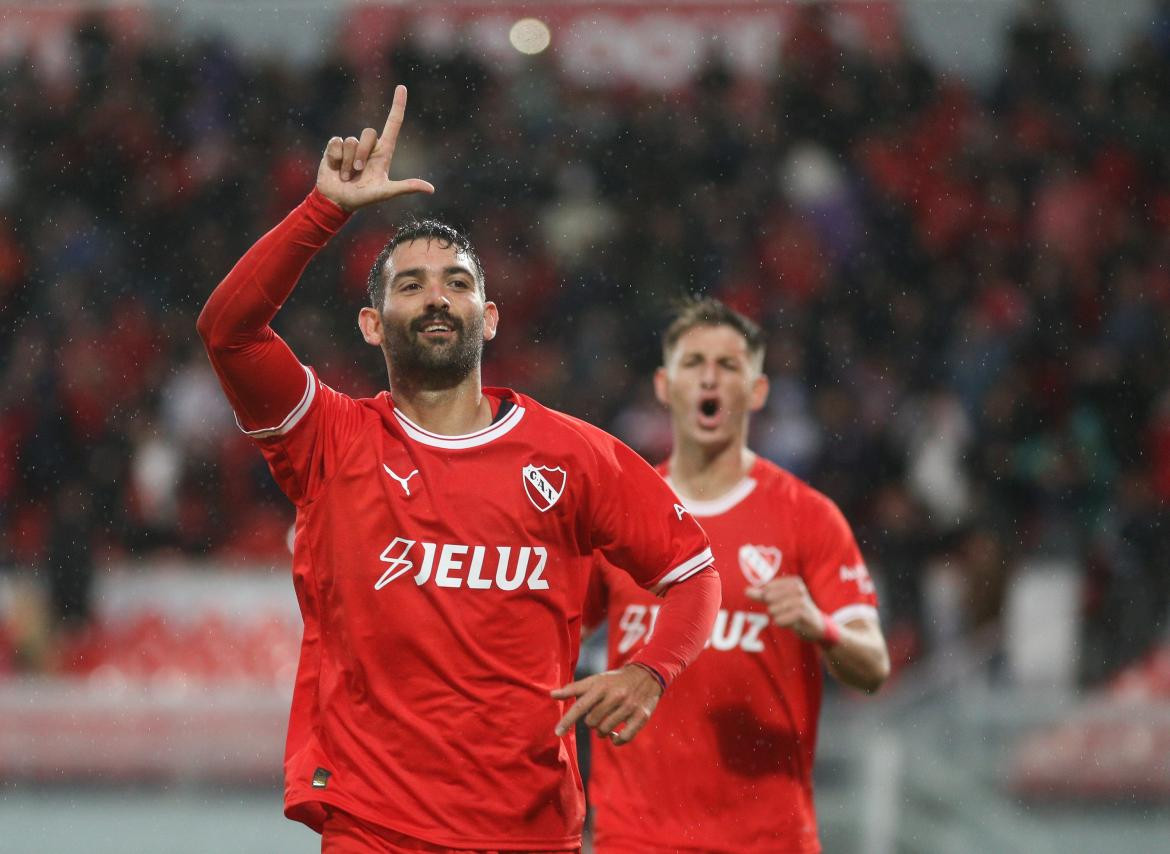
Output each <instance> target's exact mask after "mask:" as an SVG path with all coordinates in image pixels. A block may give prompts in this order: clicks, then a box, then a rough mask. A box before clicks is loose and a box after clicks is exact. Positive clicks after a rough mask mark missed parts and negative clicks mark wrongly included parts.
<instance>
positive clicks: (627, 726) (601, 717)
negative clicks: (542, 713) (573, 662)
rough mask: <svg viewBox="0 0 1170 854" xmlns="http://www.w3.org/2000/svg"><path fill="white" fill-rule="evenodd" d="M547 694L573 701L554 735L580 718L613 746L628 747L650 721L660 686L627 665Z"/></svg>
mask: <svg viewBox="0 0 1170 854" xmlns="http://www.w3.org/2000/svg"><path fill="white" fill-rule="evenodd" d="M550 693H551V695H552V696H553V698H554V699H557V700H568V699H571V698H573V697H576V698H577V699H576V702H575V703H573V705H572V707H571V708H570V709H569V711H568V712H566V713H565V716H564V717H563V718H561V720H560V722H559V723H558V724H557V726H556V734H557V735H558V736H563V735H564V734H565V733H567V732H569V731H570V730H571V729H572V728H573V727H574V726H575V725H576V723H577V721H578V720H581V719H582V718H584V720H585V726H587V727H589V728H590V729H595V730H597V731H598V732H599V733H600V734H601V736H602V737H603V738H608V739H610V740H611V741H613V743H614V744H617V745H623V744H628V743H629V742H630V741H631V740H632V739H633V738H634V736H635V735H637V734H638V731H639V730H641V729H642V727H644V726H645V725H646V721H648V720H650V715H652V714H653V713H654V707H655V706H657V705H658V698H659V697H660V696H662V686H660V685H659V684H658V680H656V679H655V678H654V677H653V676H651V675H650V672H649V671H647V670H646V669H645V668H644V667H640V666H639V665H637V664H627V665H626V666H625V667H623V668H621V669H620V670H609V671H606V672H605V673H597V674H595V675H593V676H587V677H585V678H584V679H579V680H577V681H576V682H570V683H569V684H568V685H565V686H564V687H562V688H557V689H555V690H553V691H551V692H550ZM623 725H624V726H623ZM618 727H621V730H618Z"/></svg>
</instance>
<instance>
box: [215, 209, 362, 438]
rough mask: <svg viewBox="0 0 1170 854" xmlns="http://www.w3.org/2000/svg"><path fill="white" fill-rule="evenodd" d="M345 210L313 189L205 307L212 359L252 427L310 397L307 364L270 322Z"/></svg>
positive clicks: (271, 424)
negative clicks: (307, 386) (308, 393)
mask: <svg viewBox="0 0 1170 854" xmlns="http://www.w3.org/2000/svg"><path fill="white" fill-rule="evenodd" d="M346 216H347V215H346V214H344V213H343V212H342V211H341V210H340V209H339V208H338V207H337V206H336V205H334V204H333V203H332V202H330V201H328V200H327V199H325V198H324V197H322V196H320V195H319V194H317V193H316V192H314V193H313V194H312V195H310V196H309V197H308V198H307V199H305V201H304V202H302V203H301V204H300V205H299V206H298V207H297V208H296V209H295V210H294V211H293V212H292V213H290V214H289V215H288V216H287V217H285V219H284V221H283V222H281V223H280V225H278V226H276V228H274V229H272V231H270V232H268V233H267V234H266V235H264V236H263V237H262V238H260V240H259V241H257V243H256V244H255V245H254V246H253V247H252V248H251V249H249V250H248V252H247V254H245V255H244V257H243V258H241V259H240V261H239V263H237V264H236V266H235V267H234V268H233V269H232V271H231V272H230V273H229V274H228V275H227V277H226V278H225V279H224V280H223V281H222V282H220V283H219V286H218V287H216V289H215V291H214V292H213V293H212V294H211V297H210V298H209V299H208V300H207V305H205V306H204V307H203V312H202V313H201V314H200V315H199V322H198V329H199V335H200V337H201V338H202V339H203V343H204V345H205V346H206V348H207V356H208V358H209V359H210V361H211V366H212V368H214V369H215V373H216V375H217V376H218V377H219V381H220V385H222V386H223V390H224V393H225V394H226V395H227V398H228V401H229V402H230V403H231V406H232V409H233V410H234V411H235V413H236V416H237V417H238V418H239V419H240V423H241V425H242V426H243V427H244V429H246V430H265V429H272V428H275V427H277V426H279V425H280V424H281V423H282V422H283V421H284V419H285V418H286V417H288V415H289V414H290V413H291V412H293V411H294V410H295V409H296V408H297V406H298V405H299V404H300V403H301V402H302V401H303V400H304V399H305V395H306V376H305V371H304V368H302V367H301V363H300V361H299V360H298V359H297V357H296V356H295V355H293V352H292V350H290V349H289V347H288V345H287V344H285V343H284V341H282V340H281V338H280V336H278V335H277V334H276V333H275V332H273V331H272V327H271V326H269V325H268V324H269V322H270V321H271V320H272V318H273V316H274V315H275V314H276V311H277V309H279V308H280V306H281V304H282V303H283V302H284V300H285V299H286V298H287V297H288V295H289V294H290V293H291V292H292V289H293V287H294V286H295V285H296V283H297V279H299V278H300V276H301V273H302V272H304V269H305V267H306V266H307V265H308V263H309V261H310V260H311V259H312V257H313V255H314V254H315V253H316V252H317V251H318V250H319V249H320V248H321V247H322V246H324V245H325V243H326V242H327V241H328V240H329V238H330V237H331V236H332V235H333V234H334V233H335V232H336V231H337V229H338V228H340V227H341V225H342V224H344V223H345V220H346Z"/></svg>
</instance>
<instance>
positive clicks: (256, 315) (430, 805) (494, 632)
mask: <svg viewBox="0 0 1170 854" xmlns="http://www.w3.org/2000/svg"><path fill="white" fill-rule="evenodd" d="M405 107H406V90H405V88H404V87H401V86H400V87H398V88H397V89H396V90H395V94H394V102H393V107H392V109H391V111H390V115H389V117H388V119H387V121H386V125H385V128H384V129H383V131H382V133H381V134H380V135H379V134H378V133H377V132H376V131H374V130H373V129H372V128H366V129H365V130H364V131H363V132H362V134H361V136H360V137H349V138H348V139H344V140H343V139H341V138H338V137H334V138H333V139H331V140H330V141H329V143H328V146H327V147H326V149H325V153H324V156H323V157H322V159H321V164H320V167H319V169H318V173H317V183H316V187H315V188H314V189H313V191H312V192H311V193H310V195H309V196H308V198H306V199H305V201H304V202H303V203H302V204H301V205H300V206H298V207H297V208H296V209H295V210H294V211H293V212H292V213H291V214H290V215H289V216H288V217H287V218H286V219H285V220H284V221H283V222H281V223H280V224H279V225H277V226H276V228H274V229H273V230H272V231H270V232H269V233H268V234H266V235H265V236H264V237H262V238H261V239H260V240H259V242H257V243H256V244H255V245H254V246H253V247H252V248H251V249H250V250H249V251H248V252H247V253H246V254H245V255H244V257H243V258H242V259H241V260H240V261H239V262H238V263H237V264H236V266H235V268H234V269H233V270H232V271H231V272H230V273H229V274H228V276H227V278H225V279H224V280H223V282H221V283H220V284H219V286H218V287H217V288H216V289H215V291H214V293H212V295H211V297H210V299H209V300H208V302H207V305H206V306H205V307H204V309H203V312H202V314H201V315H200V317H199V323H198V329H199V333H200V335H201V336H202V338H203V341H204V343H205V345H206V347H207V352H208V355H209V356H210V359H211V363H212V365H213V366H214V368H215V371H216V373H217V375H218V376H219V379H220V382H221V383H222V385H223V388H224V391H225V393H226V394H227V397H228V399H229V400H230V402H231V404H232V407H233V409H234V410H235V413H236V417H237V419H238V420H239V422H240V426H241V428H242V429H243V430H244V431H245V432H246V433H247V434H248V435H250V436H251V437H252V438H253V439H254V440H255V441H256V444H257V445H258V446H259V448H260V451H261V452H262V453H263V455H264V457H265V459H266V460H267V462H268V464H269V467H270V469H271V471H272V474H273V476H274V477H275V479H276V481H277V482H278V483H279V485H280V487H281V489H282V490H283V491H284V492H285V493H286V494H287V496H288V497H289V498H290V499H291V500H292V502H293V503H294V504H295V505H296V509H297V519H296V528H295V531H296V534H295V543H294V554H293V583H294V586H295V588H296V593H297V599H298V601H299V603H300V608H301V613H302V615H303V617H304V624H305V627H304V640H303V643H302V648H301V658H300V664H299V668H298V671H297V677H296V684H295V687H294V694H293V703H292V711H291V715H290V720H289V730H288V741H287V746H286V754H285V812H286V814H287V815H288V816H289V817H290V818H294V819H297V820H300V821H303V822H305V823H306V824H308V825H309V826H310V827H312V828H314V829H316V830H318V831H320V832H321V833H322V850H323V851H326V852H351V851H354V852H356V851H361V852H368V851H448V850H455V849H458V850H460V851H465V850H492V851H503V850H517V851H519V850H523V851H570V850H577V849H578V848H579V846H580V844H581V830H582V825H583V820H584V794H583V791H582V787H581V781H580V777H579V775H578V772H577V762H576V746H575V743H574V736H573V728H574V724H575V723H576V721H577V720H578V719H584V721H585V723H586V724H587V725H588V726H592V727H598V728H600V730H601V731H603V732H605V733H606V734H607V735H608V737H610V738H611V739H612V740H613V741H614V742H616V743H625V742H627V741H629V740H630V739H632V738H633V737H634V736H635V735H636V734H637V733H638V731H639V730H640V729H641V728H642V726H643V725H644V724H645V722H646V720H647V718H648V717H649V715H650V713H651V711H652V710H653V709H654V706H655V704H656V702H657V699H658V697H659V695H660V694H661V692H662V690H663V688H664V687H665V686H667V685H669V683H670V682H671V681H672V680H673V679H674V678H675V677H676V676H677V675H678V673H679V672H680V671H681V670H682V669H683V668H684V667H685V666H686V665H687V664H688V663H689V662H690V661H691V660H692V659H693V658H694V657H695V656H696V655H698V653H699V652H700V650H701V649H702V645H703V642H704V640H705V639H706V636H707V634H708V633H709V632H710V628H711V625H712V622H713V620H714V617H715V613H716V611H717V609H718V607H719V603H718V595H719V594H718V591H719V582H718V576H717V575H716V573H715V571H714V569H713V568H712V557H711V551H710V548H709V546H708V542H707V538H706V536H705V535H704V533H703V532H702V530H701V528H700V527H699V526H698V524H697V523H696V522H695V521H694V520H693V519H692V518H691V516H690V515H689V514H687V513H685V512H684V511H682V509H681V508H680V507H678V505H677V504H676V502H675V498H674V495H673V493H671V491H670V489H669V488H668V487H667V486H666V485H665V483H663V482H662V479H661V478H660V477H659V476H658V475H657V474H656V473H655V472H654V470H653V469H651V468H650V467H649V466H648V465H646V464H645V463H643V462H642V461H641V460H640V459H639V458H638V457H637V455H636V454H634V453H633V452H632V451H631V450H629V449H628V448H626V447H625V446H624V445H622V444H621V443H620V442H618V441H617V440H616V439H614V438H612V437H611V436H609V435H607V434H605V433H603V432H602V431H600V430H598V429H596V428H594V427H591V426H589V425H588V424H585V423H583V422H581V421H578V420H576V419H574V418H570V417H569V416H567V415H563V414H560V413H558V412H554V411H551V410H549V409H546V408H544V407H542V406H541V405H540V404H538V403H537V402H536V401H534V400H532V399H530V398H528V397H526V396H524V395H523V394H519V393H517V392H515V391H512V390H510V389H506V388H484V387H482V385H481V381H480V358H481V354H482V350H483V345H484V342H485V341H488V340H490V339H491V338H492V337H493V336H494V335H495V332H496V328H497V324H498V323H499V322H500V315H499V312H498V310H497V308H496V306H495V305H494V304H493V303H491V302H489V301H487V300H486V298H485V288H484V272H483V269H482V268H481V266H480V263H479V260H478V257H477V255H476V253H475V251H474V250H473V249H472V247H471V245H470V244H469V243H468V241H467V240H466V238H465V237H463V236H462V235H461V234H459V233H458V232H457V231H455V230H454V229H452V228H450V227H448V226H445V225H442V224H440V223H436V222H433V221H423V222H418V223H414V224H410V225H407V226H405V227H404V228H402V229H400V230H399V231H398V232H397V233H396V234H395V235H394V237H393V239H391V240H390V242H389V243H388V244H387V245H386V247H385V249H384V250H383V251H382V253H381V255H380V256H379V257H378V259H377V261H376V262H375V264H374V267H373V269H372V270H371V273H370V278H369V286H370V296H371V304H370V305H369V306H367V307H365V308H363V309H361V311H360V314H359V317H358V325H359V327H360V329H361V334H362V336H363V337H364V339H365V340H366V341H367V342H368V343H370V344H372V345H375V346H377V347H379V348H380V349H381V351H382V353H383V354H384V357H385V361H386V368H387V371H388V374H389V383H390V390H389V391H387V392H382V393H381V394H379V395H378V396H376V397H374V398H372V399H362V400H355V399H353V398H351V397H348V396H346V395H345V394H342V393H340V392H337V391H334V390H333V389H332V388H330V387H329V386H327V385H326V384H325V383H324V382H322V381H321V380H320V379H319V378H318V376H317V375H316V373H315V372H314V371H313V370H312V369H311V368H308V367H305V366H304V365H302V364H301V363H300V362H299V361H298V360H297V359H296V357H295V356H294V355H293V354H292V352H291V350H290V349H289V347H288V346H287V345H286V344H285V342H284V341H282V340H281V339H280V338H279V337H278V336H277V335H276V333H275V332H273V330H272V329H271V327H270V326H269V323H270V321H271V320H272V318H273V316H274V315H275V314H276V312H277V310H278V309H279V308H280V306H281V305H282V304H283V303H284V301H285V300H286V299H287V298H288V297H289V295H290V294H291V292H292V289H293V286H294V285H295V284H296V281H297V279H298V278H299V277H300V275H301V273H302V272H303V270H304V268H305V267H306V265H307V264H308V263H309V261H310V260H311V259H312V257H313V255H314V254H315V253H316V252H317V251H318V250H319V249H320V248H321V247H322V246H324V245H325V243H326V242H327V241H328V240H329V239H330V238H331V237H333V235H334V234H335V233H336V232H337V231H338V229H340V228H341V226H342V225H343V224H344V223H345V222H346V220H347V219H348V218H349V216H350V214H351V213H352V212H353V211H355V210H357V209H359V208H362V207H365V206H367V205H371V204H374V203H377V202H381V201H384V200H387V199H391V198H394V197H396V196H399V195H403V194H406V193H420V192H422V193H430V192H433V190H434V188H433V187H432V186H431V185H430V184H428V183H426V182H425V181H421V180H418V179H411V180H405V181H396V180H391V179H390V178H389V170H390V165H391V158H392V157H393V153H394V146H395V141H396V139H397V136H398V131H399V128H400V127H401V125H402V119H403V115H404V111H405ZM595 552H599V553H601V554H604V555H606V556H607V557H609V558H610V559H611V560H613V561H614V562H615V563H617V564H619V565H621V566H624V567H627V568H628V570H629V572H630V573H631V576H632V577H634V578H636V579H637V583H638V584H639V585H641V586H644V587H646V588H647V589H651V590H653V591H655V593H657V594H660V595H662V596H663V598H662V599H661V602H662V614H661V619H660V621H659V636H658V637H657V638H656V639H655V642H654V643H652V644H649V645H647V646H646V647H645V648H644V649H643V651H642V652H641V653H640V654H639V655H637V656H634V657H632V658H631V659H630V660H629V661H628V662H627V664H626V665H623V666H622V667H621V668H619V669H617V670H616V671H613V672H609V673H605V674H599V675H596V676H592V677H589V678H586V679H583V680H581V681H572V673H573V667H574V664H575V661H576V657H577V652H578V645H579V636H580V619H581V607H582V602H583V600H584V594H585V590H586V586H587V583H588V577H589V571H590V567H591V565H592V561H593V555H594V553H595Z"/></svg>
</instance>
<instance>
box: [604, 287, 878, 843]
mask: <svg viewBox="0 0 1170 854" xmlns="http://www.w3.org/2000/svg"><path fill="white" fill-rule="evenodd" d="M763 362H764V342H763V338H762V336H761V332H760V329H759V327H757V326H756V325H755V324H754V323H752V322H751V321H749V320H748V319H747V318H745V317H743V316H742V315H740V314H738V313H736V312H734V311H732V310H731V309H729V308H727V307H726V306H724V305H723V304H721V303H719V302H717V301H715V300H709V299H708V300H701V301H694V302H691V303H689V304H688V305H687V306H686V307H685V308H683V309H682V310H681V311H680V312H679V314H678V315H677V317H676V318H675V320H674V321H673V323H672V324H671V326H670V327H669V329H668V330H667V332H666V336H665V341H664V346H663V367H662V368H660V369H659V370H658V372H657V373H656V374H655V377H654V389H655V392H656V393H657V395H658V399H659V400H660V401H661V402H662V403H664V404H665V405H667V406H668V407H669V408H670V414H671V421H672V425H673V433H674V450H673V452H672V453H671V456H670V459H669V461H668V462H666V463H665V464H664V465H663V466H662V467H661V472H662V474H663V475H664V476H665V477H666V478H667V479H668V482H669V483H670V484H671V486H672V487H674V490H675V492H676V493H677V494H678V495H679V497H680V500H681V501H682V502H683V504H684V505H685V507H686V509H687V510H689V511H690V512H691V513H692V514H693V515H694V516H695V517H697V518H698V519H699V521H700V522H701V523H702V525H703V527H704V529H705V530H706V531H707V533H708V535H709V536H710V537H711V547H712V551H713V552H714V554H715V559H716V561H717V563H718V564H719V566H720V567H721V572H720V580H721V583H722V586H723V609H721V610H720V611H719V614H718V617H717V619H716V622H715V626H714V629H713V630H712V633H711V637H710V641H709V648H708V649H707V650H706V651H705V652H704V653H703V654H702V655H701V656H700V657H699V659H698V661H696V662H695V663H694V664H693V665H692V666H691V667H690V668H689V669H688V670H687V672H686V674H684V675H683V676H682V678H680V679H679V680H678V681H677V682H676V683H675V684H674V685H672V686H671V688H670V690H669V691H668V692H667V693H666V694H665V696H664V697H663V699H662V702H661V704H660V706H659V709H660V713H659V716H658V717H656V718H655V721H654V724H653V725H652V726H651V727H650V728H649V729H647V730H646V732H645V733H643V735H642V736H641V737H640V738H639V739H638V741H637V742H636V743H635V744H633V745H631V746H630V747H627V748H625V749H624V750H622V751H616V750H614V749H613V748H612V747H611V746H610V745H609V744H607V743H606V742H605V739H604V738H600V739H595V742H596V749H595V751H594V756H593V772H592V775H593V776H592V779H591V780H590V789H589V793H590V800H591V803H592V805H593V807H594V811H595V821H594V831H595V833H594V839H595V844H596V850H597V851H598V854H634V852H637V854H648V853H649V854H653V852H667V851H671V852H673V851H680V850H683V851H704V852H735V854H745V852H769V854H775V853H776V852H800V854H812V852H817V851H820V843H819V841H818V838H817V828H816V816H815V813H814V811H813V798H812V765H813V748H814V745H815V743H816V735H817V716H818V713H819V710H820V704H821V687H822V674H821V662H822V661H823V662H824V664H825V665H826V666H827V667H828V669H829V671H830V672H831V673H832V674H833V675H834V676H836V677H837V679H839V680H840V681H842V682H844V683H845V684H846V685H849V686H852V687H854V688H860V689H862V690H864V691H875V690H877V688H878V687H879V686H880V685H881V684H882V682H883V681H884V680H885V678H886V676H887V675H888V673H889V658H888V655H887V652H886V645H885V640H884V639H883V637H882V632H881V628H880V626H879V624H878V616H877V610H876V604H877V601H876V599H875V597H874V589H873V584H872V583H871V581H870V578H869V574H868V573H867V572H866V568H865V564H864V562H863V561H862V559H861V555H860V553H859V551H858V548H857V544H856V543H855V541H854V539H853V534H852V532H851V531H850V529H849V525H848V523H846V521H845V519H844V517H843V516H842V515H841V513H840V511H839V510H838V509H837V507H836V505H834V504H833V503H832V502H831V501H830V500H829V499H828V498H826V497H825V496H824V495H822V494H820V493H819V492H817V491H816V490H814V489H812V488H811V487H809V486H808V485H806V484H804V483H803V482H801V481H800V480H798V479H797V478H796V477H794V476H793V475H791V474H789V473H788V472H786V471H784V470H782V469H780V468H778V467H777V466H775V465H773V464H772V463H769V462H767V461H765V460H762V459H760V458H759V457H757V456H756V455H755V454H754V453H752V452H751V451H750V450H749V449H748V447H747V445H746V437H747V432H748V418H749V415H750V413H752V412H755V411H756V410H758V409H760V407H762V406H763V404H764V400H765V398H766V396H767V392H768V381H767V378H766V377H764V375H763V373H762V371H763ZM588 600H589V601H588V604H587V607H586V615H585V620H586V625H587V626H591V625H593V624H596V623H599V622H600V621H601V620H602V619H603V618H604V617H605V616H606V615H607V614H608V618H609V637H608V643H609V659H610V665H611V666H612V667H620V666H622V665H623V664H624V663H626V662H629V661H632V660H636V659H637V658H638V657H639V656H641V655H642V654H643V651H644V650H645V649H647V648H648V646H653V645H654V644H656V643H657V642H658V632H660V631H662V629H663V625H662V617H663V616H664V615H665V613H666V612H665V610H663V609H661V608H660V607H659V605H658V603H657V602H655V601H654V599H653V597H651V596H648V595H645V594H644V593H643V591H641V590H639V589H638V587H637V585H634V584H631V583H628V582H627V581H626V578H625V577H624V574H623V573H620V572H617V571H615V570H614V568H613V567H612V566H611V565H610V562H609V561H599V566H598V569H597V571H596V572H595V573H594V576H593V578H592V580H591V583H590V588H589V597H588ZM667 712H669V713H667Z"/></svg>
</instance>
